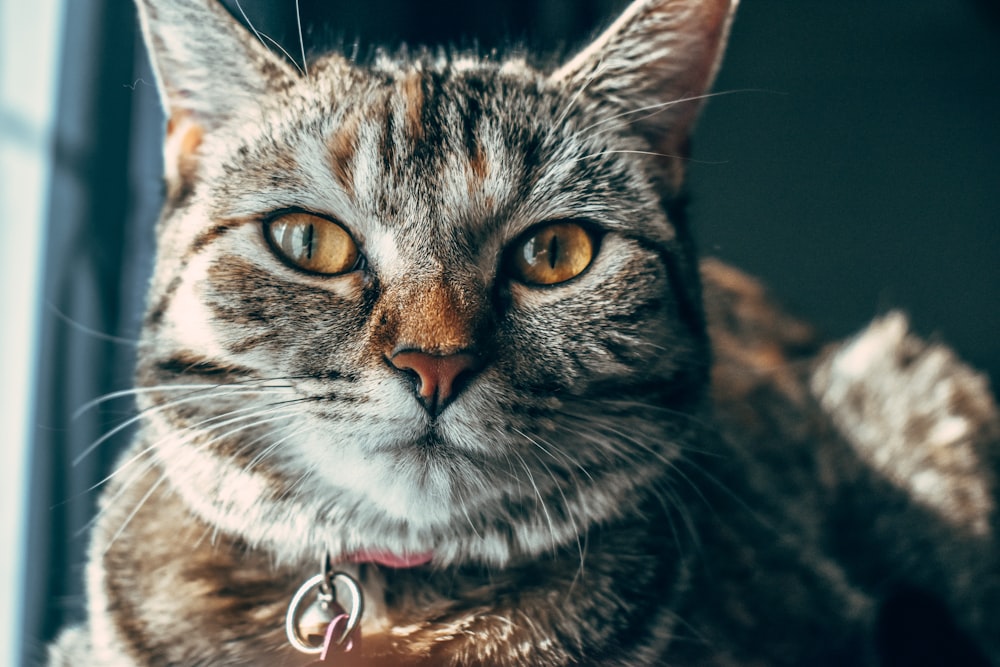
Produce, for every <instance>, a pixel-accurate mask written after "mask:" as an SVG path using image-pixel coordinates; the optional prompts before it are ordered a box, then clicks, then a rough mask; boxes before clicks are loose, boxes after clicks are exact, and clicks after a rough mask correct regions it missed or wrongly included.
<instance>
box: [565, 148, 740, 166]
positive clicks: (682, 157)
mask: <svg viewBox="0 0 1000 667" xmlns="http://www.w3.org/2000/svg"><path fill="white" fill-rule="evenodd" d="M617 154H623V155H652V156H654V157H666V158H672V159H675V160H683V161H684V162H690V163H692V164H707V165H720V164H728V163H729V160H698V159H695V158H692V157H687V156H686V155H674V154H672V153H658V152H656V151H639V150H625V149H609V150H606V151H598V152H597V153H591V154H590V155H584V156H581V157H578V158H575V159H573V160H570V162H580V161H581V160H589V159H593V158H597V157H603V156H605V155H617Z"/></svg>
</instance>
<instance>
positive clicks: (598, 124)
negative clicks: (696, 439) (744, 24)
mask: <svg viewBox="0 0 1000 667" xmlns="http://www.w3.org/2000/svg"><path fill="white" fill-rule="evenodd" d="M734 4H735V0H639V1H637V2H635V3H634V4H633V5H632V6H631V7H629V8H628V9H627V10H626V12H625V13H624V15H622V17H621V18H619V19H618V21H617V22H616V23H615V24H614V25H613V26H612V27H611V28H609V29H608V30H607V31H606V32H605V33H604V34H602V35H601V36H600V37H599V38H598V39H597V40H596V41H595V42H594V43H593V44H591V45H590V46H588V47H587V48H586V49H584V50H583V51H582V52H580V53H579V55H577V56H576V57H574V58H572V59H571V60H570V61H569V62H567V63H566V64H565V65H563V66H562V67H560V68H558V69H556V70H555V71H551V72H550V71H538V70H536V69H533V68H531V67H529V66H528V65H527V64H525V63H524V62H522V61H519V60H510V61H493V60H479V59H476V58H472V57H466V56H458V55H456V56H451V57H431V56H421V57H417V58H416V59H413V60H406V61H401V60H394V59H391V58H382V59H379V60H377V61H376V62H374V63H373V64H371V65H370V66H367V67H362V66H359V65H356V64H354V63H352V62H349V61H348V60H347V59H345V58H343V57H341V56H339V55H330V56H327V57H324V58H321V59H318V60H314V61H312V62H309V63H308V65H304V64H303V63H298V64H296V63H293V62H291V61H290V60H288V59H287V58H285V57H283V56H281V55H276V54H275V50H273V49H270V48H267V47H266V46H265V45H264V44H263V43H262V41H260V40H259V39H258V38H257V37H256V36H255V35H253V34H251V33H250V32H248V31H246V30H244V29H243V28H242V27H241V26H240V25H239V24H238V23H237V22H236V21H234V20H233V18H232V17H231V16H229V15H228V14H227V13H226V12H225V10H224V9H222V8H221V7H220V6H219V5H218V4H217V0H140V2H139V6H140V15H141V18H142V25H143V30H144V34H145V37H146V42H147V44H148V46H149V47H150V51H151V54H152V57H153V62H154V66H155V69H156V72H157V78H158V82H159V86H160V91H161V95H162V99H163V102H164V105H165V107H166V110H167V113H168V116H169V123H168V131H167V138H166V149H165V158H166V180H167V192H168V196H167V202H166V205H165V209H164V213H163V217H162V219H161V221H160V224H159V227H158V244H159V253H158V258H157V263H156V270H155V274H154V278H153V283H152V288H151V293H150V301H149V310H148V313H147V318H146V324H145V329H144V335H143V343H142V348H141V354H140V357H141V358H140V368H139V375H138V377H139V382H140V384H141V385H143V386H144V387H146V388H148V391H147V390H146V389H143V390H141V392H142V393H140V396H141V397H142V399H141V401H140V402H141V405H142V407H144V408H147V409H148V411H149V412H148V415H149V416H148V418H147V420H146V426H145V434H144V437H145V438H146V440H147V445H155V446H154V449H153V450H151V451H153V452H155V456H156V458H157V459H158V460H159V461H160V462H161V463H162V465H163V466H164V467H165V468H166V471H167V474H168V479H169V481H170V483H171V484H172V485H173V486H175V487H176V488H177V489H178V490H179V492H180V493H181V494H182V495H183V496H184V497H185V498H186V499H187V501H188V502H189V503H190V504H191V505H192V507H193V508H194V509H195V510H196V511H197V512H199V513H201V514H202V515H204V516H205V517H206V518H208V519H209V520H211V521H212V522H213V523H214V524H216V525H218V526H220V527H222V528H223V529H225V530H230V531H233V532H235V533H238V534H240V535H242V536H243V537H245V538H246V539H247V540H249V541H250V542H255V543H266V544H268V545H270V546H271V547H272V548H274V549H276V550H277V551H278V553H279V554H281V555H283V556H285V557H288V558H297V557H309V558H312V557H315V556H316V554H317V553H321V552H322V550H323V549H330V550H331V552H332V553H334V555H349V554H355V553H359V552H370V551H381V552H391V553H397V554H398V553H421V554H422V553H433V554H434V558H435V559H436V561H437V562H439V563H441V564H445V563H453V562H459V561H463V560H467V559H472V560H480V561H487V562H493V563H503V562H506V561H508V560H510V559H511V558H517V557H520V556H533V555H537V554H538V553H541V552H544V551H547V550H550V549H552V548H553V547H554V546H555V545H561V544H566V543H568V542H572V541H575V540H576V539H577V536H578V535H579V534H580V533H581V532H582V531H584V530H585V529H586V527H587V526H588V525H591V524H593V523H594V522H600V521H603V520H607V519H609V518H610V517H612V516H615V515H617V514H620V513H623V512H628V511H629V508H630V507H632V506H633V505H634V504H635V503H637V502H638V499H639V498H640V497H641V496H642V495H643V494H644V493H647V492H648V490H649V489H650V488H654V487H657V486H658V485H662V484H664V483H669V477H670V467H671V461H673V460H675V459H676V457H678V456H680V455H681V454H682V450H683V448H684V438H685V437H686V436H685V433H686V432H687V431H688V430H689V428H690V425H691V424H690V422H691V420H690V417H689V416H688V414H687V413H689V412H690V411H691V410H693V409H694V406H696V405H697V403H698V401H699V400H700V397H701V394H702V391H703V388H704V387H703V384H704V381H705V374H706V365H707V359H706V356H707V355H706V350H705V340H704V336H705V335H704V325H703V322H702V317H701V310H700V305H699V304H698V284H697V275H696V271H697V270H696V266H695V259H694V257H693V256H692V251H691V248H690V244H689V242H688V238H687V231H686V229H685V228H684V226H683V221H681V220H679V219H676V218H675V213H674V211H673V208H672V207H671V205H670V204H671V202H672V201H673V198H674V197H675V196H676V195H677V194H678V191H679V189H680V186H681V178H682V174H683V169H684V160H685V156H686V151H687V142H688V135H689V133H690V130H691V127H692V125H693V122H694V119H695V117H696V114H697V111H698V109H699V107H700V105H701V102H700V100H701V99H702V97H703V96H704V94H705V92H706V91H707V89H708V87H709V85H710V83H711V80H712V78H713V76H714V73H715V71H716V68H717V66H718V61H719V57H720V53H721V50H722V46H723V42H724V40H725V36H726V33H727V30H728V24H729V20H730V16H731V12H732V8H733V5H734ZM154 388H159V389H154Z"/></svg>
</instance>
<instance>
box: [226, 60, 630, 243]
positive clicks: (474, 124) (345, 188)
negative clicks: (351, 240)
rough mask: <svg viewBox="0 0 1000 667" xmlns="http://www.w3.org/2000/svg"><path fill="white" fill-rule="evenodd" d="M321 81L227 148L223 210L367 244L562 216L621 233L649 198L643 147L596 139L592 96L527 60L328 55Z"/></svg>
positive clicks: (609, 136)
mask: <svg viewBox="0 0 1000 667" xmlns="http://www.w3.org/2000/svg"><path fill="white" fill-rule="evenodd" d="M310 75H311V76H310V78H308V79H305V80H303V81H302V82H301V85H300V86H299V87H297V89H295V90H292V91H289V92H288V93H287V95H286V97H285V98H283V99H278V100H275V101H274V103H273V104H272V106H271V107H270V109H269V111H268V112H267V113H266V114H265V117H264V121H263V122H262V123H260V125H259V126H252V127H246V126H244V128H243V131H242V133H241V135H240V136H241V141H242V145H241V146H240V147H239V148H237V149H233V148H232V146H231V145H230V146H229V147H228V148H229V151H230V153H229V158H228V162H227V164H225V165H224V166H223V169H222V170H221V173H222V174H223V175H224V179H220V181H219V182H218V183H217V188H216V191H215V193H216V198H217V200H218V201H217V202H216V203H217V204H218V205H220V206H222V207H223V208H229V209H235V210H233V213H234V214H238V215H254V214H258V213H260V211H259V210H256V211H255V210H251V209H253V208H254V207H256V208H258V209H260V208H262V207H264V208H272V209H280V208H286V207H287V208H290V207H302V208H306V209H309V210H314V211H316V212H320V213H326V214H329V215H331V216H333V217H335V218H337V219H338V220H342V221H344V222H346V223H347V224H348V225H350V226H351V227H352V229H353V230H354V231H356V232H358V233H359V234H360V235H361V236H364V234H365V232H366V231H369V230H371V227H372V226H373V225H375V224H376V223H384V224H387V225H389V226H390V227H391V228H392V229H394V230H403V231H405V230H406V229H407V228H409V227H419V228H420V229H422V230H424V231H425V232H430V233H431V235H433V233H434V232H435V231H440V232H442V233H444V232H452V231H454V230H461V229H465V230H466V231H472V232H475V233H478V234H482V235H483V236H484V237H486V236H490V235H493V234H495V232H496V231H497V228H498V227H504V226H507V227H511V226H513V228H512V229H509V230H508V232H507V233H504V234H501V236H505V237H508V236H510V235H511V234H514V233H517V232H518V231H520V230H522V229H525V228H527V227H528V226H530V225H531V224H534V223H537V222H542V221H544V220H548V219H555V218H574V217H588V218H593V219H595V221H596V222H598V223H607V224H609V225H615V224H617V223H619V222H620V221H621V219H622V212H621V211H618V210H616V207H621V206H623V205H626V206H627V205H629V204H628V202H629V201H636V200H640V201H641V200H648V198H647V197H640V196H638V195H639V194H640V193H641V192H642V191H643V190H644V189H646V188H647V187H648V186H649V184H648V182H647V180H648V179H646V178H645V176H644V173H643V170H642V169H641V168H640V167H639V162H640V161H639V160H636V159H634V156H632V155H631V154H630V153H629V151H628V150H622V149H630V148H637V147H639V146H637V145H634V144H630V143H629V138H628V137H627V136H621V134H620V133H616V132H614V131H612V130H614V129H615V128H614V126H610V127H601V128H600V129H599V130H596V131H589V129H590V128H589V127H588V125H591V126H599V125H601V124H602V120H601V119H600V118H599V117H596V118H589V117H588V116H587V105H586V103H585V100H581V96H580V95H578V94H577V93H579V92H580V91H572V90H570V91H567V90H565V89H564V88H563V87H561V86H558V85H555V84H553V83H552V82H551V81H550V80H548V79H547V78H546V77H545V76H543V75H542V74H541V73H539V72H538V71H536V70H534V69H532V68H531V67H529V66H528V65H526V64H525V63H524V62H523V61H518V60H513V61H507V62H502V63H490V62H483V61H480V60H475V59H472V58H467V57H458V58H438V59H421V60H416V61H408V62H398V61H389V60H386V61H383V62H381V63H376V65H375V66H374V67H372V68H371V69H369V70H360V69H358V68H354V67H348V66H346V65H345V64H344V63H343V62H342V61H341V60H340V59H330V60H328V61H320V62H319V63H318V64H317V65H316V66H315V67H314V68H313V69H312V70H311V72H310ZM247 130H248V131H249V132H247ZM612 148H613V149H614V150H612ZM647 194H648V193H647ZM437 227H439V228H440V229H435V228H437ZM466 241H467V242H472V243H476V242H477V239H471V238H467V239H466Z"/></svg>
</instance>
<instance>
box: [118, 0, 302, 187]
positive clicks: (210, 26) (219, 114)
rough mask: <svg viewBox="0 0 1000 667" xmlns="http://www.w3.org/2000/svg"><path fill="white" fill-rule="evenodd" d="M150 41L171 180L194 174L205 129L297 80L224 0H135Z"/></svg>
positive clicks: (238, 114) (235, 116) (175, 181)
mask: <svg viewBox="0 0 1000 667" xmlns="http://www.w3.org/2000/svg"><path fill="white" fill-rule="evenodd" d="M136 5H137V6H138V9H139V21H140V24H141V26H142V34H143V37H144V38H145V42H146V48H147V49H148V50H149V56H150V59H151V61H152V64H153V70H154V71H155V73H156V80H157V86H158V88H159V91H160V98H161V100H162V102H163V106H164V109H165V110H166V112H167V118H168V124H167V143H166V148H165V151H164V152H165V159H166V176H167V182H168V187H173V186H174V185H178V184H179V182H180V181H184V180H187V179H189V178H190V177H191V174H190V173H188V172H191V171H193V169H194V167H195V165H194V160H195V152H196V150H197V147H198V144H199V143H200V141H201V137H202V134H203V133H207V132H211V131H212V130H214V129H216V128H218V127H219V126H221V125H223V124H225V123H227V122H232V121H235V120H238V119H239V118H240V117H241V116H242V115H243V114H244V113H245V112H246V111H247V110H252V109H254V108H257V107H259V106H260V103H261V100H264V99H266V98H267V97H268V96H269V95H273V94H274V93H275V92H276V91H280V90H284V89H286V88H288V87H289V86H291V85H293V84H294V83H295V81H296V79H297V75H296V72H295V70H294V69H293V67H292V66H291V65H290V64H289V62H288V61H286V60H285V59H283V58H282V57H279V56H277V55H275V54H274V53H272V52H271V51H270V50H269V49H267V48H265V46H264V45H263V44H261V41H260V39H258V38H257V37H256V36H254V35H252V34H251V33H250V32H249V31H248V30H246V29H245V28H243V26H241V25H240V24H239V23H238V22H237V21H236V19H234V18H233V17H232V16H231V15H230V14H229V13H228V12H227V11H226V9H225V8H224V7H223V6H222V5H221V4H220V2H219V0H136Z"/></svg>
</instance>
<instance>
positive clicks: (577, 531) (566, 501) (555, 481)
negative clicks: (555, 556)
mask: <svg viewBox="0 0 1000 667" xmlns="http://www.w3.org/2000/svg"><path fill="white" fill-rule="evenodd" d="M513 431H514V432H515V433H517V434H519V435H520V436H521V437H523V438H525V439H527V440H528V442H530V443H531V444H532V445H534V446H535V447H537V448H538V449H539V450H541V451H543V452H545V453H546V454H548V455H549V456H550V457H551V456H553V455H552V453H551V452H549V451H548V450H547V449H545V448H544V447H542V445H540V444H539V443H538V442H537V441H536V440H535V439H534V438H532V437H531V436H530V435H528V434H527V433H524V432H523V431H521V430H519V429H517V428H513ZM553 458H554V457H553ZM535 460H536V461H538V463H539V465H541V466H542V468H544V469H545V472H546V473H548V475H549V477H550V478H551V479H552V483H553V484H554V485H555V487H556V490H557V491H558V492H559V496H560V497H561V498H562V501H563V507H565V508H566V516H567V517H568V518H569V523H570V526H571V527H572V528H573V533H574V535H576V549H577V551H578V552H579V554H580V571H581V572H582V570H583V558H584V557H583V543H582V542H581V541H580V528H579V526H577V523H576V518H575V517H574V516H573V509H572V507H571V505H570V502H569V498H567V497H566V493H565V492H564V491H563V485H562V484H560V483H559V480H558V479H556V476H555V474H554V473H553V472H552V469H551V468H549V466H548V465H547V464H546V463H545V461H543V460H542V459H541V458H540V457H539V456H538V455H537V454H536V455H535ZM570 474H572V473H570ZM575 581H576V579H575V578H574V583H575Z"/></svg>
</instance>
